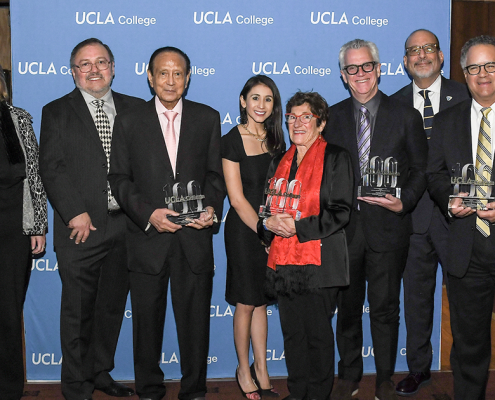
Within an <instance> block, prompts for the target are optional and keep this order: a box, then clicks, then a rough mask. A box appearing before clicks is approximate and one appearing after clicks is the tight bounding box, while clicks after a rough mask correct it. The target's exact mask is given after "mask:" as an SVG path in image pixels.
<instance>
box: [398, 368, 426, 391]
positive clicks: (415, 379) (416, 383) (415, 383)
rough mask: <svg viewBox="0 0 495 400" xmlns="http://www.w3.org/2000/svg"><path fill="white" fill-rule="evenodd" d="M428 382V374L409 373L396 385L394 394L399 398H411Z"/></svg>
mask: <svg viewBox="0 0 495 400" xmlns="http://www.w3.org/2000/svg"><path fill="white" fill-rule="evenodd" d="M430 380H431V374H430V372H411V373H410V374H409V375H407V377H406V378H404V379H403V380H401V381H400V382H399V383H398V384H397V387H396V388H395V392H396V393H397V394H398V395H399V396H412V395H414V394H416V393H417V392H418V390H419V389H420V388H421V387H423V386H426V385H428V384H429V383H430Z"/></svg>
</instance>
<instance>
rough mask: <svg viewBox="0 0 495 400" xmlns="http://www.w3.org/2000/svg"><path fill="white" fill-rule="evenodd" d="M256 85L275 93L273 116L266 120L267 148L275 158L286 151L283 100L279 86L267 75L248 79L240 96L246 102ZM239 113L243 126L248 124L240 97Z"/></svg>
mask: <svg viewBox="0 0 495 400" xmlns="http://www.w3.org/2000/svg"><path fill="white" fill-rule="evenodd" d="M256 85H265V86H266V87H268V88H269V89H270V90H271V91H272V93H273V110H272V113H271V115H270V116H269V117H268V118H267V119H266V120H265V122H264V124H263V125H264V127H265V129H266V142H265V143H266V148H267V150H268V152H269V153H270V154H271V155H272V156H273V155H277V154H279V153H280V152H282V151H285V140H284V132H283V130H282V99H281V97H280V92H279V91H278V88H277V85H275V82H273V80H272V79H271V78H269V77H268V76H266V75H255V76H252V77H251V78H249V79H248V81H247V82H246V84H245V85H244V87H243V88H242V90H241V94H240V96H242V98H243V99H244V100H245V101H246V100H247V95H248V93H249V92H250V91H251V89H252V88H253V87H255V86H256ZM239 111H240V113H241V124H247V122H248V117H247V112H246V109H245V108H244V107H242V104H241V100H240V97H239Z"/></svg>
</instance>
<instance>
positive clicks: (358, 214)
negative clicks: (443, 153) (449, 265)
mask: <svg viewBox="0 0 495 400" xmlns="http://www.w3.org/2000/svg"><path fill="white" fill-rule="evenodd" d="M339 63H340V69H341V71H340V73H341V75H342V79H343V81H344V82H345V83H346V85H347V86H348V88H349V91H350V94H351V97H350V98H348V99H346V100H343V101H341V102H340V103H338V104H335V105H334V106H332V107H330V108H329V109H328V113H329V116H328V123H327V125H326V127H325V132H324V134H325V138H326V140H327V141H328V142H329V143H332V144H337V145H339V146H341V147H344V148H345V149H347V150H348V151H349V153H350V154H351V160H352V164H353V170H354V196H353V197H354V201H353V206H352V211H351V217H350V221H349V223H348V224H347V226H346V228H345V231H346V235H347V245H348V252H349V266H350V285H349V286H348V287H345V288H342V289H340V291H339V294H338V314H337V334H336V337H337V347H338V349H339V354H340V361H339V380H338V382H337V385H336V387H335V388H334V390H333V392H332V396H331V399H332V400H343V399H346V400H347V399H351V397H352V396H353V395H355V394H357V392H358V389H359V381H360V380H361V377H362V375H363V359H362V348H363V326H362V316H363V303H364V299H365V294H366V280H367V281H368V302H369V305H370V320H371V336H372V339H373V347H374V353H375V366H376V372H377V376H376V389H375V398H376V399H378V400H389V399H396V398H397V395H396V393H395V385H394V383H393V382H392V380H391V378H392V375H393V374H394V371H395V359H396V355H397V343H398V334H399V296H400V283H401V278H402V271H403V270H404V266H405V260H406V256H407V249H408V246H409V236H410V234H411V232H412V223H411V212H412V210H413V209H414V207H415V206H416V204H417V202H418V200H419V199H420V198H421V196H422V194H423V192H424V190H425V188H426V179H425V169H426V158H427V152H428V149H427V143H426V137H425V135H424V131H423V123H422V121H421V116H420V114H419V113H418V112H417V111H416V110H414V109H413V108H412V107H408V106H406V105H404V104H402V103H401V102H397V101H392V100H391V99H390V98H389V97H388V96H387V95H385V94H384V93H382V92H381V91H380V90H378V79H379V78H380V58H379V55H378V49H377V47H376V45H375V44H374V43H372V42H368V41H365V40H361V39H355V40H352V41H350V42H348V43H346V44H345V45H343V46H342V47H341V49H340V53H339ZM374 156H378V157H381V158H382V159H383V160H385V159H386V158H387V157H394V158H395V159H396V160H397V166H398V172H399V176H398V177H397V179H398V184H397V187H400V188H401V189H402V193H401V195H400V198H399V197H394V196H392V195H391V194H387V195H386V196H385V197H358V194H357V193H358V186H359V185H362V178H363V175H365V173H366V169H367V168H368V162H369V160H371V158H372V157H374ZM360 397H361V396H360Z"/></svg>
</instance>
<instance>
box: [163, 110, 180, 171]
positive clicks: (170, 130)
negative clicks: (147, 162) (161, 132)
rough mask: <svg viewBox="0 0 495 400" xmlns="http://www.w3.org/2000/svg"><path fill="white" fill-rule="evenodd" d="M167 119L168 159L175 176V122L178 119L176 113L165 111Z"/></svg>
mask: <svg viewBox="0 0 495 400" xmlns="http://www.w3.org/2000/svg"><path fill="white" fill-rule="evenodd" d="M164 114H165V117H167V119H168V123H167V127H166V129H165V144H166V146H167V152H168V158H169V159H170V164H172V169H173V171H174V175H175V164H176V160H177V140H176V138H175V128H174V120H175V117H177V115H178V114H177V113H176V112H175V111H165V113H164Z"/></svg>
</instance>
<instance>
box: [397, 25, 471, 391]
mask: <svg viewBox="0 0 495 400" xmlns="http://www.w3.org/2000/svg"><path fill="white" fill-rule="evenodd" d="M442 64H443V53H442V50H440V43H439V42H438V38H437V36H436V35H435V34H434V33H433V32H430V31H429V30H427V29H418V30H415V31H414V32H412V33H411V34H410V35H409V36H408V38H407V40H406V43H405V55H404V65H405V66H406V68H407V72H408V73H409V75H410V76H411V78H412V82H411V83H410V84H409V85H406V86H404V87H403V88H402V89H400V90H399V91H398V92H397V93H395V94H394V95H392V96H391V97H392V99H394V100H395V99H397V100H400V101H403V102H405V104H407V105H409V106H411V107H414V108H416V109H417V110H418V111H419V112H420V113H421V115H422V116H423V124H424V129H425V135H426V137H427V138H430V136H431V127H432V125H433V117H434V115H435V114H436V113H438V112H439V111H442V110H445V109H446V108H448V107H452V106H453V105H455V104H457V103H459V102H461V101H463V100H466V99H468V98H469V92H468V90H467V87H466V85H465V84H461V83H459V82H456V81H453V80H449V79H447V78H444V77H443V76H442V75H441V68H442ZM412 222H413V234H412V235H411V243H410V245H409V252H408V255H407V262H406V268H405V270H404V276H403V278H404V281H403V284H404V317H405V320H406V328H407V342H406V350H407V352H406V353H407V366H408V367H409V375H408V376H407V377H406V378H405V379H403V380H402V381H400V382H399V384H398V385H397V388H396V390H397V394H399V395H403V396H410V395H413V394H415V393H416V392H417V391H418V390H419V389H420V388H421V387H422V386H424V385H426V384H428V383H429V382H430V377H431V374H430V368H431V363H432V358H433V355H432V346H431V342H430V339H431V333H432V329H433V304H434V297H435V286H436V276H437V269H438V263H439V261H441V260H445V258H446V254H445V251H446V247H447V230H448V223H447V220H446V219H445V218H444V216H443V215H442V213H441V212H440V210H439V208H438V207H436V206H435V205H434V202H433V200H431V199H430V196H429V194H428V192H427V191H425V193H424V194H423V197H421V200H420V201H419V203H418V205H417V206H416V208H415V209H414V211H413V212H412Z"/></svg>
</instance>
